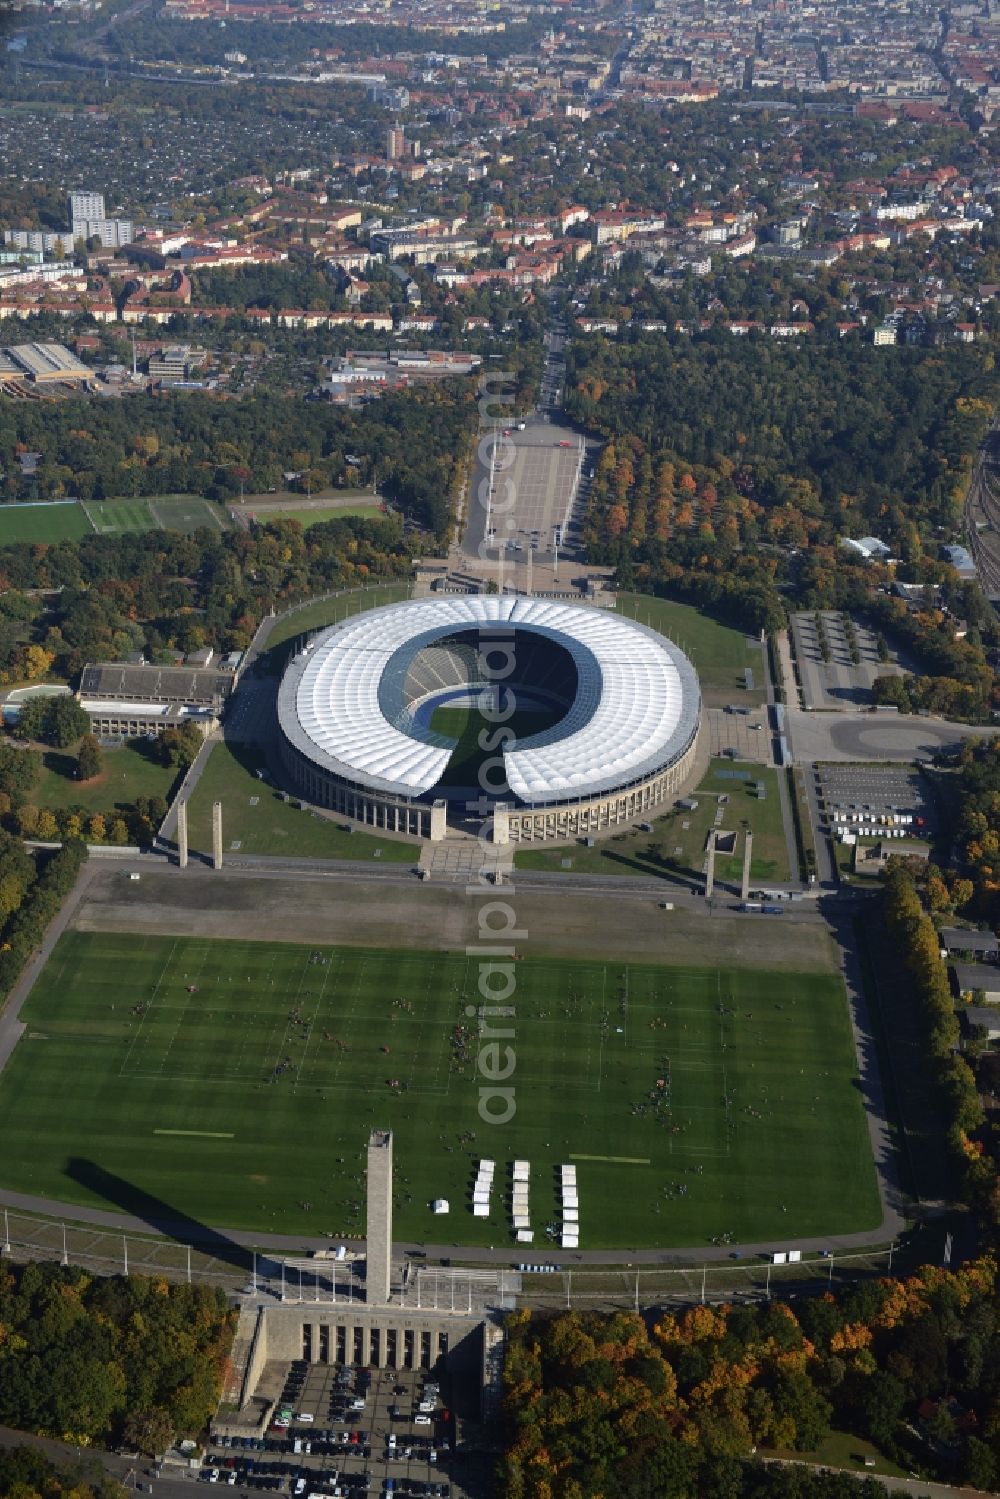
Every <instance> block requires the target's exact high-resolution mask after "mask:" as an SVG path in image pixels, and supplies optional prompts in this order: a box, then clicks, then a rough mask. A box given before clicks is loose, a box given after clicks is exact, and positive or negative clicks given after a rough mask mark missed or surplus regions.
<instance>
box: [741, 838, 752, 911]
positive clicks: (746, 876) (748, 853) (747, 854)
mask: <svg viewBox="0 0 1000 1499" xmlns="http://www.w3.org/2000/svg"><path fill="white" fill-rule="evenodd" d="M752 855H753V834H752V833H751V831H750V829H749V828H747V833H746V838H745V839H744V840H743V883H742V885H741V886H740V895H741V896H742V898H743V899H744V900H749V898H750V859H751V857H752Z"/></svg>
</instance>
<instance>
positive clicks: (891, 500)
mask: <svg viewBox="0 0 1000 1499" xmlns="http://www.w3.org/2000/svg"><path fill="white" fill-rule="evenodd" d="M886 356H888V357H886ZM567 393H568V398H567V405H568V409H569V412H570V414H571V415H572V416H573V417H574V418H575V419H576V420H578V421H580V422H581V423H582V424H583V425H585V426H588V427H591V428H596V429H597V430H599V431H600V432H602V433H604V434H605V435H606V436H608V437H609V438H610V439H611V450H610V453H609V455H608V456H607V457H606V458H605V469H606V470H610V472H608V473H607V478H608V480H609V482H608V483H607V484H605V485H596V486H595V492H594V501H593V505H592V509H591V513H590V515H589V517H588V529H589V534H590V537H591V539H592V543H593V544H594V545H595V546H597V547H604V548H606V549H608V550H609V551H611V552H617V551H618V550H619V548H618V547H617V546H616V543H617V542H618V541H619V539H620V538H621V537H622V536H627V537H628V540H629V545H630V547H631V549H632V551H633V555H635V553H638V554H639V555H640V556H641V555H642V550H643V547H644V546H646V545H648V544H650V543H655V542H657V541H660V540H666V539H669V538H670V537H671V536H672V535H674V534H675V533H678V534H684V533H687V532H692V531H693V532H694V534H696V535H697V536H698V537H699V538H700V539H701V540H702V541H703V543H704V544H705V545H706V546H711V545H713V544H715V543H716V542H717V541H719V540H721V541H722V542H723V543H725V542H727V541H728V542H729V543H730V544H732V545H735V544H737V543H740V542H742V543H755V542H758V541H763V542H772V543H777V544H784V545H789V546H797V547H807V546H809V545H811V544H812V543H814V542H817V541H819V542H824V541H825V542H830V541H832V540H835V539H836V537H837V536H840V535H845V534H846V535H863V534H865V533H866V532H870V531H873V530H874V531H877V533H878V534H879V535H880V536H882V537H884V539H885V540H886V541H887V542H888V543H889V544H890V545H891V546H892V547H893V548H894V551H896V553H897V555H901V556H902V557H903V558H904V559H907V560H913V559H914V558H915V557H918V556H919V555H920V554H921V552H922V550H923V546H924V544H925V541H926V539H927V538H930V537H931V536H932V535H933V534H934V532H935V530H936V529H937V528H941V527H943V528H946V529H947V531H948V533H949V535H950V534H951V532H952V531H953V530H954V527H955V525H956V523H957V520H958V515H959V506H960V502H961V497H962V484H963V479H964V477H965V476H966V474H967V472H968V466H969V463H970V459H971V455H972V454H974V452H975V450H976V448H977V446H978V444H979V442H980V440H981V438H982V435H983V433H984V432H985V430H986V428H987V426H988V424H989V419H990V415H991V413H992V409H993V403H994V400H995V395H996V381H995V378H994V375H993V357H992V354H991V353H990V352H989V350H988V349H986V348H979V347H975V346H972V347H968V346H965V345H954V346H948V347H941V348H935V349H920V348H903V349H889V350H885V349H876V348H875V347H873V346H872V345H871V344H869V343H862V342H861V341H860V339H851V340H847V341H841V340H839V339H836V338H833V339H830V340H817V341H811V342H809V343H807V344H797V345H793V346H791V347H790V346H789V344H788V343H787V342H786V341H784V340H779V339H774V338H769V337H767V336H766V335H762V334H755V333H750V334H747V335H745V336H744V337H734V336H733V335H732V334H730V333H729V332H728V331H726V330H724V329H721V328H720V329H718V330H715V331H711V332H709V333H706V334H705V335H701V336H693V337H692V336H686V335H684V334H680V333H678V334H675V335H670V334H657V335H656V336H655V337H651V336H645V337H643V336H637V337H635V338H634V339H632V340H629V339H626V340H624V341H623V342H620V343H611V342H609V341H607V340H606V339H604V338H599V337H597V338H593V339H588V340H581V341H578V342H577V343H575V344H574V345H573V346H572V350H571V355H570V378H569V379H568V380H567ZM647 459H648V462H649V465H650V468H651V470H652V471H654V472H655V482H654V473H653V472H651V473H650V479H649V482H647V483H645V484H643V483H638V484H636V483H635V482H634V480H633V482H629V483H627V484H623V483H622V482H621V477H620V476H619V475H617V474H616V472H615V470H616V468H617V465H618V464H620V463H623V464H624V463H630V464H631V465H632V466H633V468H635V466H636V464H637V463H638V464H639V466H640V475H643V476H644V465H645V461H646V460H647ZM664 465H672V466H673V467H672V470H671V471H670V472H668V474H667V476H666V477H664V473H663V469H664ZM692 480H693V483H692V482H691V481H692ZM685 481H686V482H685ZM706 488H707V492H706ZM685 489H686V490H687V492H686V493H685V492H684V491H685ZM626 498H627V501H628V503H627V505H626V504H624V503H623V501H624V500H625V499H626ZM623 510H624V511H625V513H624V514H623V513H622V511H623ZM720 531H721V533H722V535H721V537H720V535H719V533H720Z"/></svg>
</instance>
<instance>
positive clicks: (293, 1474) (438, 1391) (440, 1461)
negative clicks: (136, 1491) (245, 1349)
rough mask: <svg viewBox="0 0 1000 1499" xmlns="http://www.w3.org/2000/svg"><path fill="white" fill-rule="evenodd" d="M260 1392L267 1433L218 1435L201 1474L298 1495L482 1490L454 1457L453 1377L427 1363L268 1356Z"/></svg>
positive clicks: (468, 1466) (304, 1498) (440, 1498)
mask: <svg viewBox="0 0 1000 1499" xmlns="http://www.w3.org/2000/svg"><path fill="white" fill-rule="evenodd" d="M256 1397H257V1399H258V1400H263V1401H265V1402H266V1403H267V1404H268V1406H269V1407H270V1409H271V1414H270V1419H269V1424H268V1426H267V1429H266V1432H264V1434H263V1435H260V1434H256V1433H255V1434H254V1435H249V1436H219V1437H217V1438H215V1439H214V1440H213V1441H212V1442H211V1444H210V1446H209V1449H208V1451H207V1452H206V1455H205V1459H204V1463H203V1465H202V1469H201V1472H200V1474H199V1477H200V1479H201V1480H202V1482H204V1483H207V1484H215V1485H219V1484H222V1485H225V1486H227V1487H230V1488H234V1489H238V1490H239V1491H240V1492H241V1493H245V1494H250V1493H251V1492H253V1491H263V1492H267V1491H270V1492H275V1493H277V1492H280V1493H284V1494H288V1495H291V1496H293V1499H308V1496H309V1495H310V1494H322V1495H344V1496H351V1495H359V1494H368V1493H371V1494H400V1495H407V1496H408V1495H420V1496H430V1499H464V1496H466V1495H470V1494H474V1493H481V1492H483V1491H484V1490H483V1489H482V1487H481V1486H480V1483H479V1482H478V1480H477V1477H476V1471H477V1470H476V1464H475V1463H474V1462H473V1461H472V1460H471V1459H470V1458H468V1457H466V1456H464V1455H463V1456H462V1457H459V1458H456V1455H455V1452H454V1434H455V1421H454V1415H453V1413H452V1411H451V1410H450V1409H449V1408H448V1406H447V1404H446V1401H447V1399H448V1391H447V1385H446V1382H445V1381H444V1380H443V1379H441V1380H438V1379H437V1376H435V1375H431V1374H428V1373H427V1372H426V1371H416V1370H401V1369H353V1368H348V1369H342V1368H338V1366H337V1365H335V1364H313V1363H306V1362H305V1361H300V1362H297V1363H294V1364H291V1365H289V1364H287V1363H281V1364H278V1363H268V1364H266V1365H265V1367H264V1370H263V1372H262V1374H261V1378H260V1381H259V1383H258V1386H257V1391H256ZM456 1464H457V1466H458V1467H459V1469H460V1470H461V1479H462V1481H461V1482H456V1481H455V1478H454V1475H453V1469H454V1468H455V1466H456Z"/></svg>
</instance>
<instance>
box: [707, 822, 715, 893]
mask: <svg viewBox="0 0 1000 1499" xmlns="http://www.w3.org/2000/svg"><path fill="white" fill-rule="evenodd" d="M714 889H715V829H714V828H713V829H712V831H711V832H710V833H709V835H708V862H707V863H706V865H705V899H706V900H710V899H711V897H712V891H713V890H714Z"/></svg>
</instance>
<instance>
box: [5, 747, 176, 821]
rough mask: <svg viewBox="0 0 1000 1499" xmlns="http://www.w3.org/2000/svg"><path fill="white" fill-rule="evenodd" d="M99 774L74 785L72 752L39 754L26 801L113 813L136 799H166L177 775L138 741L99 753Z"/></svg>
mask: <svg viewBox="0 0 1000 1499" xmlns="http://www.w3.org/2000/svg"><path fill="white" fill-rule="evenodd" d="M101 755H102V760H103V765H102V768H101V773H100V775H98V776H95V777H94V779H93V780H92V781H83V782H81V781H78V780H76V779H75V776H76V764H77V759H76V748H75V746H74V747H73V748H71V749H68V750H55V749H47V750H45V751H44V752H43V754H42V773H41V775H40V777H39V780H38V784H37V785H36V786H35V788H34V789H33V791H32V793H31V796H30V798H29V800H31V801H33V802H34V803H35V805H36V806H37V807H48V808H50V809H51V810H53V811H54V810H55V809H57V808H59V807H81V808H82V809H83V810H84V811H85V812H86V813H87V814H88V815H91V814H93V813H94V812H104V813H109V812H114V811H115V809H116V808H118V807H124V806H129V805H132V804H134V802H135V799H136V797H137V796H162V797H164V798H166V797H168V796H169V795H170V788H171V786H172V785H173V783H174V781H176V780H177V775H178V773H177V771H176V770H173V769H171V768H170V766H167V765H160V764H158V763H157V761H156V760H155V759H154V758H153V756H152V755H151V754H149V753H148V746H147V745H146V743H145V742H144V741H142V740H139V741H137V742H135V743H128V744H124V745H122V747H121V749H106V750H102V752H101Z"/></svg>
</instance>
